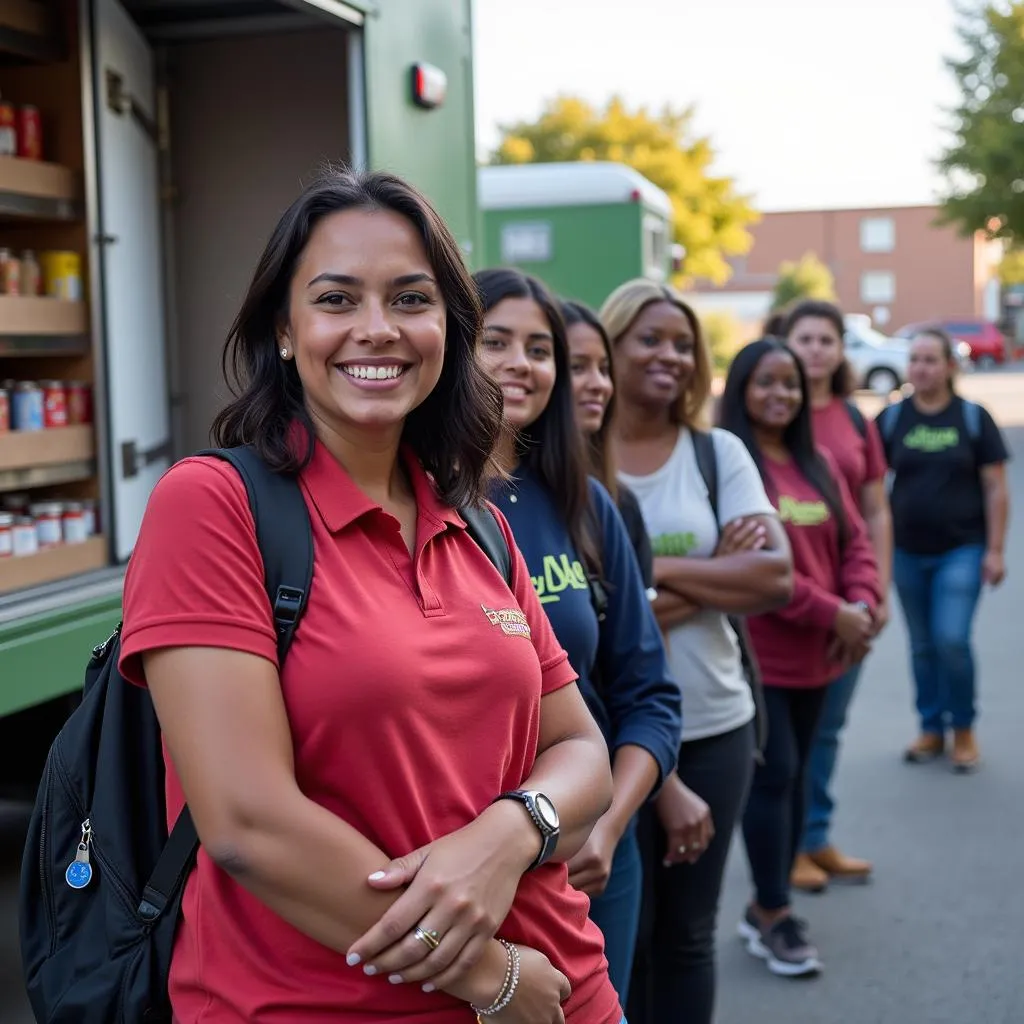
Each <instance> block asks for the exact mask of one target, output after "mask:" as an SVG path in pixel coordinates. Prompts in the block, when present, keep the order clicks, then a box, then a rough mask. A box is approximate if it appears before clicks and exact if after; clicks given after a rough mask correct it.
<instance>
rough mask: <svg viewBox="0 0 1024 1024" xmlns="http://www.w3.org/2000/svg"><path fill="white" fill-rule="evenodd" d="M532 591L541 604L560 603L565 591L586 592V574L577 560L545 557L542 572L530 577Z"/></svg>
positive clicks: (552, 556)
mask: <svg viewBox="0 0 1024 1024" xmlns="http://www.w3.org/2000/svg"><path fill="white" fill-rule="evenodd" d="M530 579H531V580H532V581H533V589H534V590H536V591H537V597H539V598H540V603H541V604H550V603H551V602H552V601H561V599H562V592H563V591H565V590H570V589H572V590H588V589H589V587H590V584H589V583H588V582H587V574H586V573H585V572H584V571H583V566H582V565H581V564H580V561H579V559H571V560H570V558H569V556H568V555H567V554H564V553H563V554H561V555H545V556H544V571H543V572H542V573H541V574H540V575H539V576H533V575H531V576H530Z"/></svg>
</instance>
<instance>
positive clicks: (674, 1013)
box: [626, 724, 754, 1024]
mask: <svg viewBox="0 0 1024 1024" xmlns="http://www.w3.org/2000/svg"><path fill="white" fill-rule="evenodd" d="M753 766H754V728H753V724H749V725H745V726H743V727H742V728H740V729H735V730H733V731H732V732H728V733H725V734H724V735H722V736H710V737H708V738H707V739H702V740H693V741H691V742H689V743H684V744H683V746H682V749H681V750H680V753H679V777H680V778H681V779H682V780H683V782H684V783H685V784H686V785H687V786H689V788H690V789H692V790H693V791H694V792H695V793H696V794H697V795H698V796H700V797H701V798H702V799H703V800H705V801H706V802H707V804H708V806H709V807H710V808H711V817H712V820H713V822H714V825H715V837H714V839H713V840H712V841H711V845H710V846H709V847H708V848H707V849H706V850H705V851H704V854H703V855H702V856H701V858H700V859H699V860H698V861H697V863H696V864H681V865H678V866H676V867H670V868H666V867H664V866H663V864H662V861H663V859H664V857H665V850H666V845H667V840H666V837H665V832H664V830H663V829H662V827H661V823H660V822H659V820H658V816H657V812H656V811H655V809H654V807H653V806H648V807H645V808H644V809H643V810H642V811H641V812H640V850H641V856H642V858H643V865H644V899H643V905H642V908H641V913H640V931H639V934H638V937H637V948H636V956H635V959H634V963H633V980H632V983H631V985H630V998H629V1005H628V1007H627V1012H626V1016H627V1017H628V1018H629V1020H630V1022H631V1024H675V1022H677V1021H680V1022H681V1021H685V1022H686V1024H711V1021H712V1019H713V1017H714V1011H715V928H716V925H717V923H718V903H719V894H720V892H721V888H722V876H723V874H724V872H725V862H726V858H727V857H728V855H729V845H730V842H731V840H732V834H733V829H734V828H735V827H736V823H737V822H738V820H739V817H740V814H741V813H742V811H743V801H744V800H745V799H746V795H747V790H748V788H749V786H750V775H751V771H752V770H753Z"/></svg>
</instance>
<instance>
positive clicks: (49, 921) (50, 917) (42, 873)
mask: <svg viewBox="0 0 1024 1024" xmlns="http://www.w3.org/2000/svg"><path fill="white" fill-rule="evenodd" d="M53 776H54V770H53V754H52V752H51V754H50V756H49V757H48V758H47V759H46V776H45V782H44V783H43V794H44V795H43V812H42V815H41V821H40V825H39V882H40V884H41V886H42V889H43V905H44V907H45V908H46V926H47V929H48V930H49V939H50V952H49V955H50V956H53V954H54V952H55V950H56V948H57V911H56V908H55V907H54V905H53V886H52V884H51V882H50V872H49V870H48V865H47V863H46V838H47V829H46V822H47V819H48V817H49V814H50V786H51V784H52V782H53Z"/></svg>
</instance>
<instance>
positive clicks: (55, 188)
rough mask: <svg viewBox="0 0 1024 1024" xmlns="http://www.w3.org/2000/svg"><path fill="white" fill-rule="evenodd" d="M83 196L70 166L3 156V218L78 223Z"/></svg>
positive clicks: (0, 189) (0, 174) (0, 172)
mask: <svg viewBox="0 0 1024 1024" xmlns="http://www.w3.org/2000/svg"><path fill="white" fill-rule="evenodd" d="M2 4H3V0H0V5H2ZM0 33H2V29H0ZM0 45H2V36H0ZM81 194H82V189H81V182H80V181H79V176H78V175H77V174H76V173H75V172H74V171H72V170H71V169H70V168H68V167H63V166H61V165H60V164H51V163H46V162H45V161H43V160H22V159H21V158H20V157H16V156H0V215H6V216H12V217H28V218H32V219H35V220H77V219H78V218H80V217H81V216H82V202H81Z"/></svg>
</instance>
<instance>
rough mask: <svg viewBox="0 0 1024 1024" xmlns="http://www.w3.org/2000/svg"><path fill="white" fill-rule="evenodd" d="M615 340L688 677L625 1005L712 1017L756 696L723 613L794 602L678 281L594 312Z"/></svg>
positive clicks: (632, 467) (638, 480)
mask: <svg viewBox="0 0 1024 1024" xmlns="http://www.w3.org/2000/svg"><path fill="white" fill-rule="evenodd" d="M601 320H602V323H603V324H604V326H605V329H606V330H607V332H608V336H609V338H610V339H611V342H612V348H613V353H614V363H615V389H616V399H617V403H618V406H617V412H616V418H615V423H614V425H613V434H612V438H613V444H614V449H615V457H616V459H617V462H618V465H619V467H620V477H621V479H622V480H623V482H624V483H625V484H626V485H627V486H628V487H629V488H630V489H631V490H632V491H633V493H634V494H635V495H636V497H637V499H638V500H639V502H640V507H641V509H642V511H643V515H644V521H645V523H646V525H647V530H648V533H649V534H650V537H651V546H652V550H653V552H654V556H655V558H654V579H655V586H656V588H657V598H656V600H655V604H654V608H655V612H656V614H657V617H658V622H659V624H660V626H661V628H662V630H663V632H664V634H665V637H666V640H667V648H668V653H669V664H670V667H671V669H672V673H673V676H674V677H675V680H676V683H677V685H678V686H679V687H680V688H681V690H682V696H683V706H684V709H685V711H684V718H683V742H682V745H681V748H680V752H679V761H678V767H677V771H676V772H675V773H673V775H672V776H670V778H669V780H668V782H667V783H666V785H665V786H664V787H663V789H662V791H661V793H660V794H659V796H658V799H657V801H656V804H655V805H654V807H653V809H651V810H650V811H649V813H647V814H646V815H644V819H643V821H642V823H641V825H642V828H641V833H642V843H643V858H644V871H645V890H646V891H645V900H644V911H643V917H642V924H641V932H640V940H639V942H638V945H637V952H636V961H635V962H636V967H635V970H634V976H633V983H632V985H631V988H630V993H631V995H630V1001H629V1006H628V1008H627V1009H628V1012H627V1017H628V1018H629V1020H630V1021H631V1024H655V1022H660V1021H666V1020H682V1019H685V1020H687V1021H688V1022H691V1024H710V1022H711V1020H712V1019H713V1017H714V998H715V929H716V923H717V917H718V903H719V893H720V890H721V886H722V876H723V872H724V869H725V862H726V857H727V855H728V851H729V844H730V840H731V837H732V831H733V828H734V826H735V824H736V822H737V820H738V819H739V816H740V813H741V812H742V809H743V805H744V802H745V800H746V794H747V788H748V786H749V783H750V777H751V771H752V768H753V764H754V747H755V730H754V725H753V721H754V716H755V701H754V699H753V696H752V693H751V687H750V685H749V680H748V678H747V673H746V672H745V669H744V659H743V650H742V646H741V641H740V639H739V636H738V634H737V632H736V630H735V629H734V628H733V625H731V624H730V616H735V615H745V614H749V613H753V612H760V611H766V610H769V609H772V608H777V607H779V606H780V605H782V604H785V602H786V601H788V599H789V596H790V591H791V586H792V566H791V560H790V554H789V546H788V542H787V540H786V535H785V532H784V531H783V529H782V527H781V526H780V524H779V522H778V519H777V517H776V516H775V513H774V509H773V507H772V504H771V502H770V501H769V500H768V496H767V495H766V494H765V490H764V485H763V483H762V482H761V477H760V474H759V473H758V470H757V467H756V466H755V465H754V461H753V459H752V458H751V456H750V454H749V452H748V451H747V449H746V448H745V447H744V445H743V444H742V442H740V441H739V439H738V438H736V437H734V436H733V435H731V434H728V433H726V432H725V431H722V430H714V431H707V430H706V428H705V427H704V422H705V408H706V406H707V402H708V397H709V395H710V392H711V358H710V354H709V352H708V349H707V346H706V344H705V342H704V339H703V337H702V334H701V329H700V322H699V321H698V319H697V316H696V314H695V313H694V312H693V310H692V309H691V308H690V307H689V306H688V305H687V304H686V302H684V301H683V299H682V297H681V296H680V295H679V294H678V293H677V292H675V291H674V290H673V289H671V288H669V287H667V286H665V285H660V284H656V283H654V282H652V281H647V280H635V281H630V282H628V283H626V284H624V285H622V286H621V287H619V288H618V289H616V291H615V292H613V293H612V294H611V295H610V296H609V297H608V299H607V300H606V301H605V304H604V306H603V308H602V309H601Z"/></svg>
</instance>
